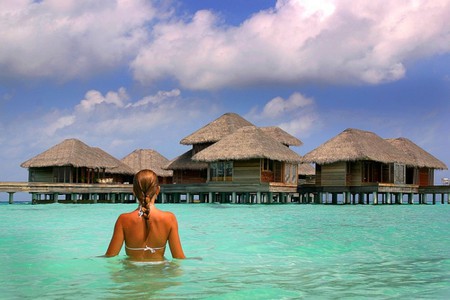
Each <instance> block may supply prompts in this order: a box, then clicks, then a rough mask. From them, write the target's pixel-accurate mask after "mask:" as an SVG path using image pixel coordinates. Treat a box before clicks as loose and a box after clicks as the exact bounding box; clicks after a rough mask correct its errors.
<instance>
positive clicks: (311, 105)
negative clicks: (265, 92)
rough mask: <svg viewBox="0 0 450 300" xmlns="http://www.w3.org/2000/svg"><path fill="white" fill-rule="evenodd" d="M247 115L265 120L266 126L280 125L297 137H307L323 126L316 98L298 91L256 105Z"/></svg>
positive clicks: (258, 119)
mask: <svg viewBox="0 0 450 300" xmlns="http://www.w3.org/2000/svg"><path fill="white" fill-rule="evenodd" d="M246 117H247V118H249V120H252V121H254V122H258V123H259V122H260V121H263V122H264V126H267V125H268V124H273V125H276V126H279V127H280V128H283V129H284V130H285V131H286V132H288V133H290V134H292V135H294V136H297V137H307V136H309V135H310V134H311V133H312V132H313V131H314V130H316V129H318V128H320V126H321V122H320V120H319V117H318V114H317V113H316V110H315V102H314V99H312V98H308V97H305V96H304V95H302V94H300V93H298V92H296V93H293V94H292V95H290V96H289V97H288V98H287V99H284V98H282V97H275V98H273V99H271V100H270V101H269V102H267V103H266V104H265V105H264V107H263V108H260V107H254V108H253V109H252V111H251V112H250V113H249V114H248V115H247V116H246Z"/></svg>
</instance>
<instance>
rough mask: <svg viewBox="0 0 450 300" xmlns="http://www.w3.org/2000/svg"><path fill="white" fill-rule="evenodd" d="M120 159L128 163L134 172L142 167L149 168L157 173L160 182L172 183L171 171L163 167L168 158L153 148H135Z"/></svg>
mask: <svg viewBox="0 0 450 300" xmlns="http://www.w3.org/2000/svg"><path fill="white" fill-rule="evenodd" d="M121 161H122V162H123V163H125V164H126V165H128V166H129V167H130V168H131V169H132V170H133V173H134V174H135V173H137V172H139V171H140V170H143V169H150V170H152V171H153V172H155V173H156V175H158V180H159V183H160V184H168V183H172V175H173V172H172V171H171V170H166V169H164V167H165V166H166V165H167V164H168V163H169V160H168V159H167V158H166V157H164V156H163V155H161V154H160V153H159V152H157V151H155V150H152V149H136V150H134V151H133V152H131V153H130V154H128V155H127V156H125V157H124V158H122V159H121ZM130 180H131V179H130Z"/></svg>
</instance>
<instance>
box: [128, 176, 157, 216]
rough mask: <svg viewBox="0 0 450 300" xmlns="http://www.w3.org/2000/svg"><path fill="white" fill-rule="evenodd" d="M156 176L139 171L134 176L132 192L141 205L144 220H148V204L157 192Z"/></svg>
mask: <svg viewBox="0 0 450 300" xmlns="http://www.w3.org/2000/svg"><path fill="white" fill-rule="evenodd" d="M158 187H159V184H158V176H157V175H156V174H155V172H153V171H152V170H148V169H145V170H141V171H139V172H137V173H136V175H134V179H133V192H134V195H135V196H136V197H137V198H138V200H139V203H140V204H141V209H142V212H143V216H144V218H146V219H148V215H149V213H150V203H151V200H152V198H153V197H154V196H155V195H156V193H157V192H158Z"/></svg>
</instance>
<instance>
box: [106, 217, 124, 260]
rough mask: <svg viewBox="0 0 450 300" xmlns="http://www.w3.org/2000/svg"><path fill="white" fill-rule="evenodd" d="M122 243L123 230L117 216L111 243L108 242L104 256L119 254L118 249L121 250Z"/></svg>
mask: <svg viewBox="0 0 450 300" xmlns="http://www.w3.org/2000/svg"><path fill="white" fill-rule="evenodd" d="M123 241H124V235H123V228H122V220H121V218H120V216H119V218H117V221H116V224H115V225H114V233H113V236H112V237H111V241H110V242H109V247H108V250H106V253H105V256H108V257H111V256H116V255H117V254H119V252H120V249H122V245H123Z"/></svg>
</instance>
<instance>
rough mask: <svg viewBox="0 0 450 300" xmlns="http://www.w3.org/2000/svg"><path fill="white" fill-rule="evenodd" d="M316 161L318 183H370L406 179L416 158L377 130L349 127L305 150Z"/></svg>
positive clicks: (308, 159)
mask: <svg viewBox="0 0 450 300" xmlns="http://www.w3.org/2000/svg"><path fill="white" fill-rule="evenodd" d="M302 161H303V162H308V163H315V164H316V184H317V185H321V186H360V185H364V184H366V183H369V184H370V183H399V184H402V183H405V175H404V174H405V166H406V165H411V164H412V163H413V162H412V160H411V159H410V158H408V157H406V156H404V155H402V153H401V152H400V151H398V149H397V148H396V147H394V146H393V145H392V144H391V143H389V142H388V141H386V140H384V139H383V138H381V137H379V136H378V135H376V134H375V133H373V132H369V131H364V130H358V129H351V128H350V129H346V130H344V131H343V132H342V133H340V134H339V135H337V136H335V137H334V138H332V139H330V140H329V141H327V142H325V143H324V144H322V145H321V146H319V147H318V148H316V149H314V150H312V151H311V152H309V153H307V154H305V155H304V156H303V159H302Z"/></svg>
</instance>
